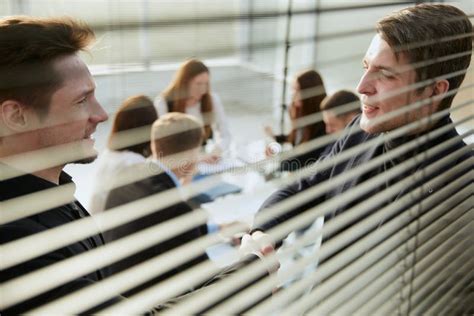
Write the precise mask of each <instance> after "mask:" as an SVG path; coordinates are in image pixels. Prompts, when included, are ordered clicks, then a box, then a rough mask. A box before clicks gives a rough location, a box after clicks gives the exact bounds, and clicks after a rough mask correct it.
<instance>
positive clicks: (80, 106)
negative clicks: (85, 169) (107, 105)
mask: <svg viewBox="0 0 474 316" xmlns="http://www.w3.org/2000/svg"><path fill="white" fill-rule="evenodd" d="M54 67H55V69H56V70H57V71H59V72H60V73H61V74H62V78H63V80H62V84H61V86H60V88H59V89H58V90H56V91H55V92H54V93H53V94H52V96H51V102H50V104H49V111H48V114H47V115H46V117H44V118H40V117H38V116H36V117H35V116H32V117H33V118H34V124H35V125H36V132H35V135H36V136H35V142H36V147H37V148H45V147H51V146H58V145H63V144H71V145H73V149H72V150H77V151H78V154H79V155H81V156H82V157H84V158H81V159H80V160H79V161H77V162H81V163H87V162H91V161H93V160H94V159H95V157H96V156H97V152H96V151H95V149H94V140H93V138H92V134H93V133H94V132H95V129H96V127H97V124H99V123H100V122H103V121H105V120H107V114H106V113H105V111H104V109H103V108H102V107H101V105H100V104H99V102H97V100H96V98H95V95H94V91H95V83H94V81H93V79H92V76H91V74H90V73H89V70H88V69H87V66H86V65H85V64H84V62H83V61H82V60H81V59H80V58H79V57H78V56H76V55H68V56H65V57H61V58H59V59H58V60H56V61H55V62H54Z"/></svg>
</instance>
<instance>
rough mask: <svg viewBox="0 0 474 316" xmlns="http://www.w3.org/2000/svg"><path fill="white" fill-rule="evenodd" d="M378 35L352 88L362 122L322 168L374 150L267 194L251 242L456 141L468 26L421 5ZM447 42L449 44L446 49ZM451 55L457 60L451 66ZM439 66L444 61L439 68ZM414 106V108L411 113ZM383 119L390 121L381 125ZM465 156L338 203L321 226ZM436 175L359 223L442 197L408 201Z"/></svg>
mask: <svg viewBox="0 0 474 316" xmlns="http://www.w3.org/2000/svg"><path fill="white" fill-rule="evenodd" d="M376 29H377V34H376V35H375V36H374V38H373V40H372V42H371V44H370V46H369V48H368V50H367V53H366V55H365V57H364V59H363V62H362V63H363V66H364V69H365V71H364V74H363V76H362V78H361V79H360V82H359V85H358V88H357V90H358V92H359V93H360V94H361V95H362V99H361V101H362V114H361V115H359V116H356V117H355V118H354V119H353V120H352V122H351V123H350V124H349V126H348V127H347V128H346V130H345V132H344V135H342V137H340V138H339V139H338V141H337V142H336V143H335V144H334V146H333V147H332V149H331V151H330V153H329V154H328V155H326V156H325V157H324V158H323V159H322V160H321V161H320V162H321V163H322V162H324V161H332V160H334V159H335V158H336V157H338V156H339V155H341V154H343V153H345V152H346V151H348V150H351V149H353V148H355V147H357V146H359V145H362V144H364V143H367V142H369V141H375V140H377V139H378V140H380V141H379V143H378V144H377V145H374V146H372V147H370V148H368V149H366V150H364V151H361V152H359V153H357V154H354V155H352V156H351V157H349V158H347V159H345V160H344V161H341V162H338V163H332V164H329V165H327V167H325V168H322V167H321V168H319V170H318V171H317V172H316V173H315V174H314V175H312V176H311V177H308V178H306V179H302V180H301V181H299V182H297V183H294V184H292V185H290V186H288V187H286V188H283V189H281V190H280V191H278V192H276V193H275V194H273V195H272V196H271V197H270V198H269V199H268V200H267V201H266V202H265V203H264V205H263V206H262V210H261V211H260V212H259V214H258V215H257V221H256V222H257V224H256V225H255V227H254V230H253V232H252V233H253V234H255V233H258V234H259V235H261V234H264V233H263V232H264V231H268V230H270V229H271V228H273V227H275V226H277V225H280V224H282V223H284V222H285V221H287V220H289V219H292V218H293V217H295V216H298V215H300V214H302V213H304V212H305V211H306V210H308V209H310V208H312V207H315V206H316V205H319V204H321V203H322V202H324V201H326V200H329V199H336V198H339V197H340V196H341V195H342V194H343V193H345V192H347V191H349V190H351V189H354V188H355V187H356V186H358V185H360V184H362V183H364V182H366V181H371V179H373V178H375V177H377V176H378V175H381V174H386V172H387V171H388V170H389V169H391V168H394V167H396V166H399V165H401V164H403V163H404V162H407V161H408V160H410V159H412V158H414V157H415V156H416V155H418V154H421V153H427V151H428V150H430V149H432V148H434V147H435V146H436V145H438V144H441V143H443V142H446V141H448V140H451V139H455V138H457V137H458V136H459V135H458V133H457V132H456V130H455V129H454V126H453V123H452V121H451V119H450V118H449V113H448V112H447V109H449V108H450V106H451V103H452V101H453V99H454V96H455V95H456V93H457V89H458V88H459V87H460V85H461V83H462V81H463V79H464V76H465V73H466V70H467V68H468V67H469V64H470V60H471V51H472V24H471V22H470V21H469V18H468V17H467V16H466V14H465V13H464V12H463V11H461V10H460V9H458V8H456V7H454V6H451V5H444V4H421V5H416V6H412V7H409V8H406V9H403V10H401V11H399V12H395V13H393V14H391V15H388V16H387V17H385V18H383V19H382V20H380V21H379V22H378V23H377V26H376ZM447 39H449V41H448V42H447ZM457 55H459V56H460V57H456V58H452V57H453V56H457ZM443 59H445V61H443V62H441V60H443ZM417 104H418V107H416V105H417ZM402 110H405V111H402ZM387 114H392V115H393V114H396V115H393V116H392V117H390V118H387ZM410 124H412V125H411V126H414V125H416V126H415V127H413V128H412V129H411V130H409V131H408V132H407V133H405V134H403V135H401V136H398V137H392V138H391V139H390V138H388V136H390V135H391V133H393V132H396V131H397V130H398V131H399V130H400V128H403V127H407V126H408V125H410ZM441 128H447V130H446V131H445V132H443V133H438V134H437V135H436V136H431V135H433V133H434V132H435V131H437V130H439V129H441ZM394 135H395V134H394ZM426 138H428V139H427V141H424V142H422V143H420V144H419V145H417V146H415V147H414V148H412V149H411V150H408V151H406V152H405V153H404V154H402V155H398V156H397V157H396V158H393V159H389V160H388V161H385V162H384V163H381V164H378V166H376V167H373V168H371V169H370V170H368V171H367V172H365V173H363V174H360V175H358V176H354V177H346V178H345V179H344V181H343V183H342V184H340V185H338V186H337V187H335V188H332V189H330V190H327V191H326V192H321V193H320V194H318V195H316V194H315V195H314V196H313V197H312V198H311V199H310V200H306V201H305V202H301V203H299V204H298V205H297V206H296V207H294V208H292V209H290V210H289V211H288V212H286V213H284V214H278V215H275V216H273V217H272V218H271V219H270V220H263V219H262V220H261V221H259V218H262V215H263V214H264V213H266V214H267V215H268V214H270V213H271V212H272V211H273V208H272V207H273V206H274V205H276V204H277V203H280V202H281V201H283V200H285V199H288V198H290V197H297V196H298V195H299V194H300V193H301V192H303V191H305V190H308V189H309V188H312V187H314V186H316V185H319V184H322V183H324V182H326V181H331V180H332V179H334V178H335V177H337V176H340V175H345V174H347V172H350V171H353V170H355V169H358V168H361V167H362V166H363V165H364V164H367V163H369V162H370V161H372V160H374V159H375V158H378V157H380V156H382V155H385V154H387V153H389V152H390V151H392V150H396V149H397V148H400V147H402V146H404V145H406V144H408V143H410V142H412V143H413V142H414V141H416V140H421V139H426ZM463 149H466V145H465V144H464V142H463V141H462V140H459V141H457V142H455V143H453V144H452V145H451V146H449V147H447V148H446V149H445V150H443V151H441V152H439V153H438V154H436V155H431V156H428V155H427V156H425V158H424V159H422V160H419V161H418V162H417V163H416V165H415V166H414V167H413V168H409V169H407V170H406V171H405V172H403V173H400V174H398V175H397V176H395V177H391V178H386V179H385V183H384V184H383V185H379V186H377V187H375V188H374V189H373V190H371V191H369V192H366V193H365V194H362V195H358V196H355V197H354V198H352V200H351V201H349V202H347V203H344V204H342V203H340V204H339V206H338V207H337V208H334V209H332V210H328V211H326V213H325V216H324V219H325V222H327V221H329V220H331V219H333V218H334V217H335V216H338V215H339V214H342V213H343V212H345V211H346V210H347V209H349V208H351V207H353V206H356V205H358V204H359V203H361V202H363V201H365V200H367V199H368V198H370V197H371V196H373V195H375V194H377V193H378V192H381V191H383V190H385V189H387V188H389V187H390V186H392V185H394V184H395V183H397V182H398V181H400V180H402V179H404V178H406V177H408V176H410V175H412V174H414V173H415V172H417V171H422V170H426V169H425V168H426V167H427V166H429V165H430V164H432V163H433V162H436V161H438V160H439V159H441V158H443V157H446V156H447V155H449V154H452V153H454V152H456V151H459V150H463ZM471 156H472V152H471V153H466V154H464V155H462V156H461V157H459V158H456V159H453V160H452V161H451V162H449V163H447V164H446V165H445V166H444V168H443V170H440V171H439V172H441V173H443V172H444V171H447V170H449V169H451V168H453V167H454V166H456V165H457V164H459V163H461V162H463V161H466V160H467V159H469V158H470V157H471ZM412 160H413V159H412ZM468 170H469V168H467V169H466V170H462V171H461V172H460V174H463V173H465V172H467V171H468ZM439 172H432V173H428V172H426V171H425V172H424V174H423V177H422V179H418V178H417V179H416V180H413V181H412V183H411V184H410V185H407V186H405V187H404V188H403V189H402V190H401V191H400V192H398V194H396V195H395V196H392V197H387V198H386V199H385V200H384V201H379V202H378V203H374V204H373V205H371V207H370V209H369V210H368V212H367V214H366V215H365V216H368V215H369V214H371V212H375V211H376V210H378V209H380V208H382V207H383V206H385V205H388V204H390V203H393V202H395V201H397V200H398V199H400V198H401V197H402V196H404V195H410V194H412V195H413V198H412V201H413V202H412V205H415V204H416V203H419V202H421V201H423V199H424V198H426V197H427V196H428V195H430V194H433V192H435V191H437V190H439V189H441V188H442V187H443V185H440V186H437V187H426V188H425V189H426V190H425V191H426V192H424V193H423V194H417V195H414V193H413V192H412V190H414V188H417V187H419V186H421V185H423V184H426V183H427V182H428V181H429V180H431V179H432V178H433V177H435V176H436V175H438V174H439ZM457 176H459V175H452V176H445V179H444V183H445V184H447V183H450V182H451V181H453V180H454V179H456V177H457ZM402 211H403V210H400V211H399V212H402ZM270 215H271V214H270ZM393 216H394V215H392V216H391V217H393ZM360 219H361V218H360V216H359V218H355V219H353V220H352V221H351V222H348V223H346V224H345V225H344V227H341V228H340V229H339V230H338V231H336V232H332V235H334V234H336V233H338V232H341V231H342V230H345V229H346V228H348V227H350V226H351V225H353V224H355V223H356V222H357V221H358V220H360ZM389 219H390V217H387V218H385V220H384V222H387V221H388V220H389ZM382 224H383V222H381V223H378V226H380V225H382ZM308 225H311V223H308ZM375 226H377V225H375ZM374 228H375V227H374ZM323 237H324V239H326V240H327V239H328V238H330V237H331V236H329V235H325V236H323ZM273 242H274V243H272V244H270V245H266V247H267V248H268V247H270V248H272V247H275V245H278V244H279V242H280V240H273Z"/></svg>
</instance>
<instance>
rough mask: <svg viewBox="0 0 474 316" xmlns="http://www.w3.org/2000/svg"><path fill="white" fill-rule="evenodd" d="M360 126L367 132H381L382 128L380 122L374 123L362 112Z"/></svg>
mask: <svg viewBox="0 0 474 316" xmlns="http://www.w3.org/2000/svg"><path fill="white" fill-rule="evenodd" d="M359 126H360V128H361V129H362V130H363V131H364V132H366V133H367V134H377V133H380V128H381V126H380V124H374V123H373V122H372V121H371V120H369V119H368V118H367V117H366V116H365V115H364V114H362V117H361V120H360V123H359Z"/></svg>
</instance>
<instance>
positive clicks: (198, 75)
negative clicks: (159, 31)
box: [155, 59, 231, 162]
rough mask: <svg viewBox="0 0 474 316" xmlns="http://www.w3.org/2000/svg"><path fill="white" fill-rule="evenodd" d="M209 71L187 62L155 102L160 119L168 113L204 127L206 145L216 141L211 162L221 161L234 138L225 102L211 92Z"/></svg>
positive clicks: (194, 62) (191, 60)
mask: <svg viewBox="0 0 474 316" xmlns="http://www.w3.org/2000/svg"><path fill="white" fill-rule="evenodd" d="M209 76H210V73H209V68H208V67H207V66H206V65H204V63H203V62H201V61H199V60H197V59H190V60H187V61H186V62H184V63H183V64H182V65H181V66H180V67H179V69H178V71H177V72H176V75H175V77H174V79H173V81H172V82H171V83H170V85H169V86H168V87H167V88H166V89H165V90H164V91H163V93H161V95H160V96H158V97H157V98H156V99H155V107H156V110H157V111H158V115H160V116H161V115H163V114H166V113H168V112H181V113H187V114H189V115H192V116H194V117H196V118H197V119H198V120H199V121H201V122H202V123H203V124H204V132H205V133H204V142H203V145H205V144H206V143H207V141H208V140H209V139H212V140H213V141H214V143H215V147H214V148H213V150H212V154H213V155H211V156H208V157H207V158H208V159H206V161H207V162H212V161H215V160H217V158H218V156H219V155H220V153H222V152H223V151H227V150H228V149H229V146H230V143H231V134H230V132H229V128H228V122H227V119H226V116H225V112H224V107H223V105H222V102H221V99H220V98H219V96H218V95H217V94H216V93H212V92H211V87H210V78H209Z"/></svg>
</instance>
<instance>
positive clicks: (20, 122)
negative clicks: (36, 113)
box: [0, 100, 28, 132]
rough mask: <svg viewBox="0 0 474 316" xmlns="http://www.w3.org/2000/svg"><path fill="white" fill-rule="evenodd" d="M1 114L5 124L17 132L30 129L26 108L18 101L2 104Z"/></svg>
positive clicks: (0, 106)
mask: <svg viewBox="0 0 474 316" xmlns="http://www.w3.org/2000/svg"><path fill="white" fill-rule="evenodd" d="M0 111H1V112H0V113H1V114H2V120H3V122H4V124H5V125H6V126H7V127H8V128H9V129H11V130H13V131H16V132H21V131H24V130H26V129H27V128H28V116H27V113H26V109H25V107H24V106H23V105H22V104H21V103H20V102H18V101H15V100H6V101H3V102H2V103H1V104H0Z"/></svg>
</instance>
